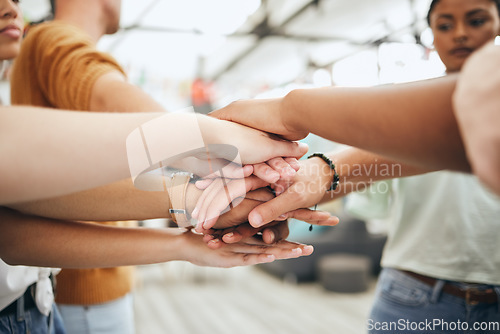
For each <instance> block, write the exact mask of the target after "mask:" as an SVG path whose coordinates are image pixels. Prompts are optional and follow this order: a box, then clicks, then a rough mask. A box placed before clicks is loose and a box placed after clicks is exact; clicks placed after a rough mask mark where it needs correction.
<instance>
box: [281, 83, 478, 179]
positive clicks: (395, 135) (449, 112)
mask: <svg viewBox="0 0 500 334" xmlns="http://www.w3.org/2000/svg"><path fill="white" fill-rule="evenodd" d="M455 84H456V76H449V77H446V78H439V79H434V80H426V81H421V82H414V83H409V84H398V85H386V86H380V87H371V88H340V87H333V88H324V89H303V90H296V91H292V92H291V93H289V94H288V95H287V96H286V97H285V99H284V102H283V104H282V108H283V111H282V112H283V115H284V116H283V118H284V119H285V122H286V123H287V124H288V125H289V126H290V127H291V128H293V129H294V130H297V131H303V130H307V131H309V132H312V133H315V134H317V135H319V136H322V137H324V138H327V139H330V140H332V141H336V142H340V143H345V144H348V145H351V146H356V147H359V148H362V149H366V150H369V151H373V152H376V153H378V154H381V155H384V156H387V157H389V158H392V159H396V160H401V161H404V162H407V163H411V164H415V165H418V166H422V167H424V168H429V167H430V168H433V169H434V168H435V169H442V168H447V169H455V170H461V171H469V165H468V163H467V159H466V157H465V153H464V147H463V144H462V140H461V137H460V133H459V131H458V127H457V123H456V120H455V117H454V115H453V108H452V93H453V91H454V89H455Z"/></svg>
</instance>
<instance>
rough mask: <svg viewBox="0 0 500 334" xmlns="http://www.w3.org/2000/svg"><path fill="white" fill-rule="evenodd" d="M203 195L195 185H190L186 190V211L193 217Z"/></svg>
mask: <svg viewBox="0 0 500 334" xmlns="http://www.w3.org/2000/svg"><path fill="white" fill-rule="evenodd" d="M202 193H203V190H200V189H198V188H196V186H195V185H194V183H190V184H188V186H187V190H186V211H187V212H188V213H189V215H191V213H192V212H193V210H194V208H195V207H196V203H197V202H198V199H199V198H200V196H201V194H202Z"/></svg>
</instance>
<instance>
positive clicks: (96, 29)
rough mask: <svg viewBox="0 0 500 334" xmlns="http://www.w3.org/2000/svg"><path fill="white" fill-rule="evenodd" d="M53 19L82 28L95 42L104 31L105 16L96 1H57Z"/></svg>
mask: <svg viewBox="0 0 500 334" xmlns="http://www.w3.org/2000/svg"><path fill="white" fill-rule="evenodd" d="M54 19H55V20H59V21H63V22H66V23H69V24H71V25H74V26H77V27H79V28H80V29H83V30H84V31H85V32H87V33H88V34H89V36H90V37H91V38H92V40H93V41H94V42H95V43H97V41H98V40H99V39H100V38H101V37H102V36H103V35H104V34H105V33H106V24H105V23H106V18H105V17H104V13H103V10H102V8H101V6H100V4H99V2H98V1H58V3H57V6H56V12H55V15H54Z"/></svg>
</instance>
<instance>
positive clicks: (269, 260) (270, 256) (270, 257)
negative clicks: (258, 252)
mask: <svg viewBox="0 0 500 334" xmlns="http://www.w3.org/2000/svg"><path fill="white" fill-rule="evenodd" d="M274 259H275V258H274V255H267V256H266V259H265V260H264V262H273V261H274Z"/></svg>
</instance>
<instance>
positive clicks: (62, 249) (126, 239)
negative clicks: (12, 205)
mask: <svg viewBox="0 0 500 334" xmlns="http://www.w3.org/2000/svg"><path fill="white" fill-rule="evenodd" d="M0 229H1V230H2V233H1V234H0V258H2V260H4V261H5V262H6V263H8V264H12V265H20V264H22V265H34V266H43V267H63V268H95V267H114V266H122V265H138V264H150V263H159V262H166V261H173V260H181V261H189V262H191V263H194V264H197V265H202V266H213V267H233V266H241V265H251V264H257V263H264V262H271V261H273V260H275V259H285V258H294V257H299V256H302V255H309V254H311V253H312V247H310V246H305V245H302V244H297V243H292V242H288V241H280V242H278V243H276V244H273V245H266V244H265V243H264V242H263V241H260V240H257V239H245V240H244V241H242V242H239V243H236V244H234V245H231V247H224V248H222V249H219V250H210V249H209V248H208V247H207V245H206V244H205V242H204V241H203V236H201V235H197V234H194V233H192V232H191V231H187V232H183V231H181V230H178V229H147V228H121V227H116V226H104V225H100V224H89V223H77V222H65V221H57V220H51V219H45V218H39V217H33V216H25V215H22V214H20V213H18V212H16V211H13V210H10V209H6V208H2V207H0ZM26 245H29V247H26Z"/></svg>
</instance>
